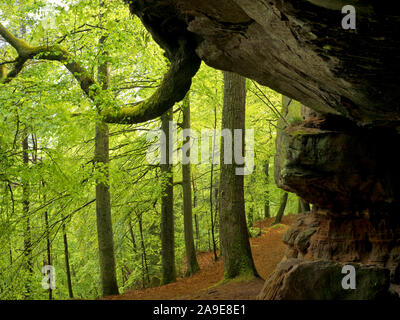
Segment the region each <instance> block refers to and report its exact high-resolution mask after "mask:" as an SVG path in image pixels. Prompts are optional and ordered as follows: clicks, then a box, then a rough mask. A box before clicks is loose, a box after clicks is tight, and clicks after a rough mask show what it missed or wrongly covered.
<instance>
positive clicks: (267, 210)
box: [264, 160, 271, 219]
mask: <svg viewBox="0 0 400 320" xmlns="http://www.w3.org/2000/svg"><path fill="white" fill-rule="evenodd" d="M264 173H265V182H266V185H267V191H266V192H265V203H264V218H266V219H268V218H270V217H271V207H270V203H269V196H270V195H269V190H268V183H269V161H268V160H266V161H265V164H264Z"/></svg>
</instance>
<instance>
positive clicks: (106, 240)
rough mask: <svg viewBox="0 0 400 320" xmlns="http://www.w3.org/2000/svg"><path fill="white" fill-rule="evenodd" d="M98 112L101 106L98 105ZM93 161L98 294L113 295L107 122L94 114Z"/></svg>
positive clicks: (106, 69)
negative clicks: (97, 176)
mask: <svg viewBox="0 0 400 320" xmlns="http://www.w3.org/2000/svg"><path fill="white" fill-rule="evenodd" d="M105 40H106V37H104V36H103V37H102V38H101V39H100V41H99V45H100V50H101V53H102V56H106V55H107V53H105V52H103V49H102V48H101V47H102V46H103V44H104V42H105ZM110 71H111V70H110V65H109V64H108V63H103V64H101V65H100V66H99V68H98V80H99V83H101V84H102V86H103V90H107V89H108V86H109V80H110ZM98 109H99V111H100V109H101V107H99V108H98ZM95 164H96V168H97V170H98V171H99V172H101V173H102V175H103V178H102V179H98V181H97V182H96V215H97V238H98V244H99V258H100V278H101V286H102V296H103V297H104V296H109V295H117V294H118V293H119V292H118V284H117V274H116V267H115V255H114V240H113V230H112V219H111V200H110V186H109V178H108V175H109V168H108V166H109V129H108V125H107V124H106V123H105V122H104V121H103V120H102V119H101V118H100V117H98V118H97V120H96V137H95Z"/></svg>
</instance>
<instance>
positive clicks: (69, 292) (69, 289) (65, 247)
mask: <svg viewBox="0 0 400 320" xmlns="http://www.w3.org/2000/svg"><path fill="white" fill-rule="evenodd" d="M62 231H63V238H64V257H65V270H66V273H67V284H68V295H69V298H70V299H73V298H74V293H73V291H72V278H71V268H70V264H69V252H68V238H67V231H66V228H65V222H64V223H63V225H62Z"/></svg>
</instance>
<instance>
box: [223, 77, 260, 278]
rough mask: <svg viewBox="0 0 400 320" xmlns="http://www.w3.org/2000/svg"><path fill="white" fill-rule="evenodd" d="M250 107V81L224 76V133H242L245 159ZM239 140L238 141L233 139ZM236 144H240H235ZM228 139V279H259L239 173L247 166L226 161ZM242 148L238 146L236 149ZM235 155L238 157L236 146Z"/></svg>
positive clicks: (225, 196)
mask: <svg viewBox="0 0 400 320" xmlns="http://www.w3.org/2000/svg"><path fill="white" fill-rule="evenodd" d="M245 107H246V79H245V78H244V77H242V76H240V75H238V74H234V73H231V72H224V109H223V113H222V130H223V129H229V130H230V131H231V132H232V134H233V133H234V130H237V129H238V130H241V131H242V140H241V146H240V147H241V152H242V156H243V155H244V139H245V135H244V130H245ZM232 140H235V139H232ZM235 142H236V141H235ZM225 143H227V142H226V141H225V138H224V139H223V143H222V142H221V163H220V165H221V178H220V201H221V202H220V214H219V219H220V220H219V221H220V223H219V224H220V240H221V252H222V259H223V262H224V277H225V279H233V278H237V277H244V278H252V277H254V276H257V271H256V268H255V266H254V262H253V257H252V254H251V249H250V242H249V238H248V236H249V234H248V231H247V223H246V214H245V205H244V189H243V184H244V180H243V179H244V177H243V175H237V174H236V169H237V168H239V167H240V166H243V164H242V163H240V164H239V163H238V162H237V159H236V157H233V159H232V164H226V163H227V160H228V159H227V155H226V158H225V152H224V150H225V148H224V146H225ZM236 147H238V146H236ZM231 148H232V152H231V155H234V154H235V150H234V143H232V144H231Z"/></svg>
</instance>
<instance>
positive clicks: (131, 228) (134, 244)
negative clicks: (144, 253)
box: [129, 219, 137, 252]
mask: <svg viewBox="0 0 400 320" xmlns="http://www.w3.org/2000/svg"><path fill="white" fill-rule="evenodd" d="M129 234H130V235H131V241H132V246H133V252H136V251H137V247H136V240H135V234H134V233H133V227H132V221H131V219H129Z"/></svg>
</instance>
